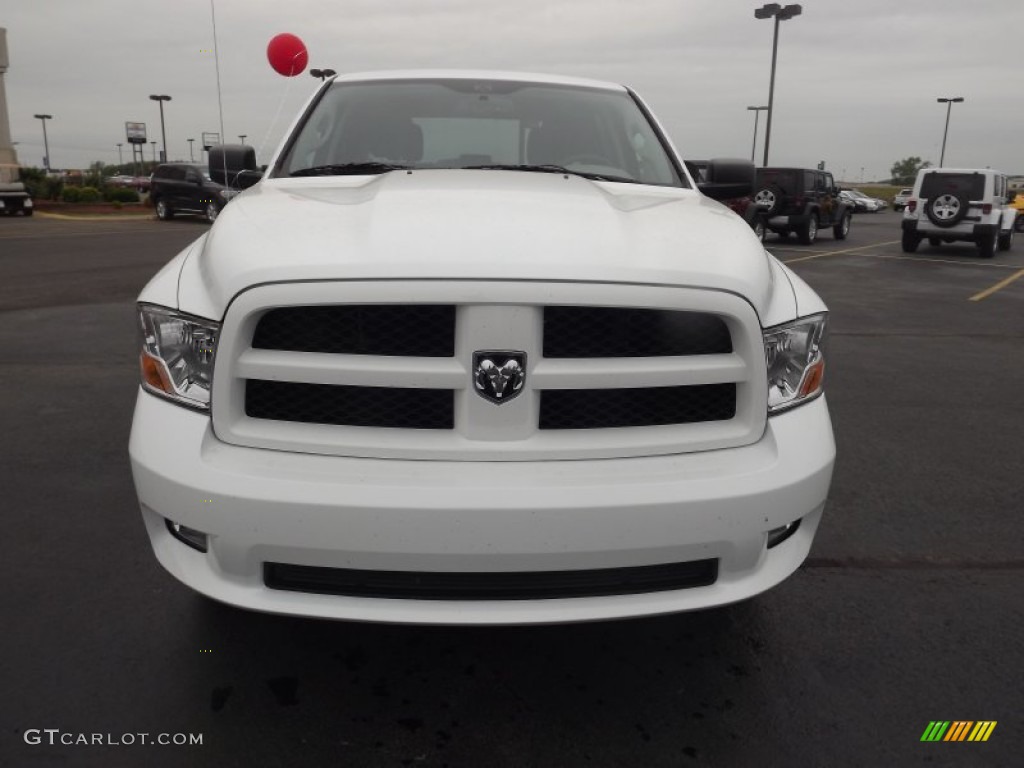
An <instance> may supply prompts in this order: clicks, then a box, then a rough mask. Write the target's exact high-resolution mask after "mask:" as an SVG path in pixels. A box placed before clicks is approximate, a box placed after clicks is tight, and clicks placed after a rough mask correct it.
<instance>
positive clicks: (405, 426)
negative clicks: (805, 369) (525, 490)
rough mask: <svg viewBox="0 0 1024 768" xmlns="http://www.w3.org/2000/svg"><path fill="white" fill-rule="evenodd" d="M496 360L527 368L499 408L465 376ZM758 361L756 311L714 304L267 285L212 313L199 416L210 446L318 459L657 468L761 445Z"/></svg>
mask: <svg viewBox="0 0 1024 768" xmlns="http://www.w3.org/2000/svg"><path fill="white" fill-rule="evenodd" d="M503 354H505V355H506V358H507V356H508V355H513V356H518V357H519V359H521V360H525V371H526V375H525V382H524V383H523V385H522V388H521V389H520V390H517V392H516V396H515V397H514V398H507V399H504V400H500V401H498V400H497V399H496V398H493V392H489V390H488V388H489V387H490V386H491V385H490V384H488V383H486V382H485V383H483V384H481V381H480V380H478V379H477V376H478V375H479V374H480V372H478V371H475V370H473V367H474V365H475V362H474V361H478V360H480V359H481V358H482V357H486V356H488V355H492V356H497V357H496V358H495V359H498V358H499V357H500V356H501V355H503ZM764 365H765V364H764V346H763V339H762V334H761V328H760V324H759V322H758V318H757V315H756V313H755V312H754V310H753V308H752V307H751V305H750V304H749V303H747V302H746V301H744V300H743V299H741V298H739V297H736V296H735V295H733V294H729V293H726V292H724V291H702V290H698V289H693V288H677V287H657V286H640V285H622V284H585V283H545V282H528V281H518V282H516V281H511V282H501V281H458V280H424V281H401V280H396V281H361V280H353V281H349V282H346V281H335V282H324V283H308V282H307V283H294V284H288V283H286V284H271V285H265V286H259V287H255V288H252V289H249V290H248V291H245V292H243V293H242V294H240V295H239V296H238V297H236V299H235V300H234V301H233V302H232V304H231V308H230V310H229V311H228V313H227V315H226V316H225V320H224V325H223V329H222V333H221V338H220V340H219V342H218V351H217V360H216V364H215V371H214V391H213V398H212V412H213V419H214V428H215V430H216V432H217V435H218V437H219V438H220V439H222V440H224V441H226V442H229V443H234V444H239V445H247V446H252V447H262V448H272V449H278V450H289V451H299V452H310V453H321V454H329V455H341V456H363V457H377V458H405V459H436V460H445V461H448V460H463V461H536V460H547V459H580V458H620V457H629V456H650V455H665V454H672V453H683V452H689V451H697V450H712V449H717V448H723V447H731V446H738V445H746V444H749V443H751V442H754V441H756V440H757V439H759V438H760V436H761V435H762V434H763V433H764V425H765V420H766V410H767V409H766V405H765V403H766V401H767V379H766V375H765V370H764ZM478 385H479V386H478ZM488 394H490V395H491V396H492V397H490V398H488V397H487V395H488ZM506 394H507V393H506ZM482 395H484V396H482Z"/></svg>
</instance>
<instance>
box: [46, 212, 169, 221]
mask: <svg viewBox="0 0 1024 768" xmlns="http://www.w3.org/2000/svg"><path fill="white" fill-rule="evenodd" d="M33 215H34V216H38V217H39V218H41V219H61V220H63V221H149V220H152V219H154V218H155V217H154V215H153V214H152V213H134V214H123V213H110V214H105V213H100V214H92V215H90V214H88V213H83V214H79V215H77V216H72V215H69V214H66V213H47V212H45V211H36V212H35V213H34V214H33Z"/></svg>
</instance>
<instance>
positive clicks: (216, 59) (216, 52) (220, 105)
mask: <svg viewBox="0 0 1024 768" xmlns="http://www.w3.org/2000/svg"><path fill="white" fill-rule="evenodd" d="M210 20H211V21H212V23H213V61H214V64H215V66H216V68H217V113H218V115H219V117H220V143H221V144H226V143H227V137H226V136H225V135H224V102H223V100H222V99H221V94H220V53H219V50H218V48H217V13H216V11H214V8H213V0H210ZM222 155H223V158H224V180H225V181H227V178H228V158H227V155H226V154H223V153H222Z"/></svg>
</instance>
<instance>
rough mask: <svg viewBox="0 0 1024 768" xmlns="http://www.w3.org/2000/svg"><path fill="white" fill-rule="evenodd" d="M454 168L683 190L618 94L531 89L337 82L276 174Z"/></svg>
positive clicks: (642, 120) (655, 140)
mask: <svg viewBox="0 0 1024 768" xmlns="http://www.w3.org/2000/svg"><path fill="white" fill-rule="evenodd" d="M406 168H408V169H431V168H461V169H487V170H505V171H532V172H549V173H550V172H568V173H573V174H578V175H581V176H587V177H590V178H595V179H604V180H610V181H623V182H631V183H638V184H655V185H661V186H686V182H685V181H684V180H682V178H681V177H680V176H679V174H678V173H677V172H676V169H675V168H674V166H673V164H672V162H671V161H670V159H669V157H668V154H667V153H666V151H665V149H664V147H663V145H662V142H661V139H660V138H659V136H658V134H657V133H656V132H655V130H654V129H653V127H652V126H651V124H650V121H649V120H648V119H647V117H646V115H645V114H644V113H643V111H642V110H641V109H640V108H639V106H638V105H637V104H636V102H635V101H634V100H633V99H632V98H631V97H630V95H629V94H628V93H627V92H626V91H625V90H623V91H613V90H604V89H599V88H586V87H580V86H567V85H553V84H545V83H534V82H516V81H502V80H472V79H436V80H433V79H410V80H382V81H372V82H354V83H335V84H334V85H332V86H331V87H330V89H329V90H328V91H327V92H326V93H325V94H324V95H323V97H322V98H321V99H320V101H319V102H318V103H317V104H316V106H315V107H314V109H313V110H312V111H311V113H310V114H309V115H308V116H307V117H306V119H305V120H304V122H303V124H302V125H301V128H300V130H299V132H298V135H297V136H296V137H295V138H294V139H293V140H292V141H291V142H290V143H289V145H288V148H287V151H286V152H285V153H284V155H283V156H282V158H281V160H280V161H279V163H278V165H277V167H276V169H275V171H274V174H273V175H274V176H304V175H307V176H308V175H342V174H368V173H384V172H387V171H390V170H396V169H406Z"/></svg>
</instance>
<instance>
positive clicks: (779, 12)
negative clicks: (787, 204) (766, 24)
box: [754, 3, 804, 166]
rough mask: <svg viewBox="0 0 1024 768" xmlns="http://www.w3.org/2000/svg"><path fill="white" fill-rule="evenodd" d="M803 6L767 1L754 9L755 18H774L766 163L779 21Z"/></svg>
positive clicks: (772, 110) (773, 104) (765, 145)
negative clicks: (782, 4)
mask: <svg viewBox="0 0 1024 768" xmlns="http://www.w3.org/2000/svg"><path fill="white" fill-rule="evenodd" d="M803 10H804V9H803V6H800V5H786V6H780V5H779V4H778V3H767V4H765V5H762V6H761V7H760V8H757V9H755V10H754V18H755V19H772V18H774V19H775V34H774V36H773V37H772V74H771V78H770V80H769V82H768V120H767V123H766V125H765V129H764V162H763V163H762V165H764V166H767V165H768V146H769V144H770V143H771V140H772V113H773V112H774V107H775V60H776V59H777V58H778V53H779V22H782V21H787V20H789V19H792V18H794V17H795V16H799V15H800V14H801V13H803Z"/></svg>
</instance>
